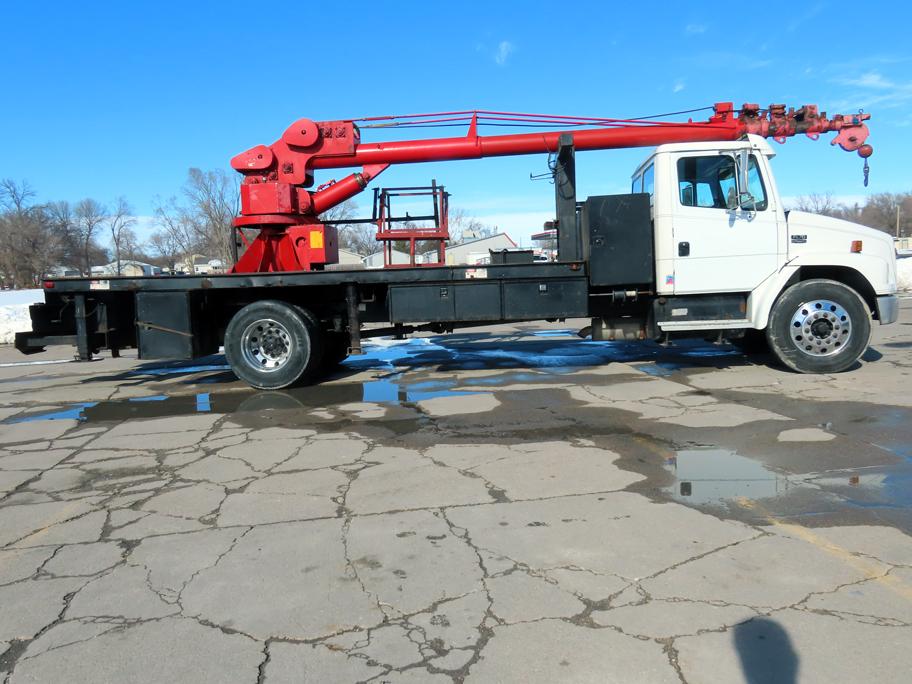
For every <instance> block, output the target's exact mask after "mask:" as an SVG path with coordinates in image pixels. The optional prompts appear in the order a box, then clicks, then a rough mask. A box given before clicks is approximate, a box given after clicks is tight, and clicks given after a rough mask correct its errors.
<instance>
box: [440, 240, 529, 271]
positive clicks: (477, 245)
mask: <svg viewBox="0 0 912 684" xmlns="http://www.w3.org/2000/svg"><path fill="white" fill-rule="evenodd" d="M515 248H516V243H515V242H513V240H512V239H510V236H509V235H507V234H506V233H497V234H496V235H492V236H491V237H486V238H479V239H478V240H469V241H468V242H463V243H461V244H458V245H452V244H451V245H447V250H446V262H447V264H448V265H451V266H455V265H459V264H468V265H473V264H483V263H488V261H489V260H490V257H491V253H490V250H492V249H493V250H500V249H515Z"/></svg>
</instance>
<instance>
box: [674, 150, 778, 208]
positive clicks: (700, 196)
mask: <svg viewBox="0 0 912 684" xmlns="http://www.w3.org/2000/svg"><path fill="white" fill-rule="evenodd" d="M748 180H749V190H750V193H751V194H752V195H753V196H754V198H755V199H756V200H757V202H756V209H757V211H763V210H764V209H766V207H767V199H766V189H765V188H764V187H763V179H762V178H761V176H760V169H759V167H758V166H757V159H756V157H754V156H753V155H751V157H750V163H749V166H748ZM737 194H738V184H737V170H736V167H735V160H734V159H733V158H732V157H731V156H729V155H727V154H718V155H712V156H705V157H684V158H683V159H679V160H678V197H679V199H680V202H681V204H682V205H683V206H685V207H705V208H711V209H729V208H731V207H735V206H737V201H738V198H737Z"/></svg>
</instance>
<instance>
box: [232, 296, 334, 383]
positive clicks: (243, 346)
mask: <svg viewBox="0 0 912 684" xmlns="http://www.w3.org/2000/svg"><path fill="white" fill-rule="evenodd" d="M225 356H226V357H227V359H228V364H229V365H230V366H231V370H233V371H234V374H235V375H237V376H238V378H240V379H241V380H243V381H244V382H246V383H247V384H248V385H250V386H251V387H255V388H257V389H282V388H283V387H290V386H292V385H295V384H300V383H303V382H306V381H307V380H308V379H309V378H310V377H311V376H312V375H313V373H314V371H315V370H316V369H317V368H319V366H320V362H321V360H322V357H323V333H322V330H321V329H320V325H319V321H317V319H316V318H315V317H314V316H313V314H311V313H310V312H309V311H307V310H305V309H302V308H300V307H297V306H292V305H290V304H286V303H285V302H279V301H275V300H270V299H267V300H264V301H260V302H253V303H252V304H248V305H247V306H245V307H244V308H243V309H241V310H240V311H238V312H237V313H236V314H235V315H234V317H233V318H232V319H231V321H230V322H229V323H228V328H227V329H226V330H225Z"/></svg>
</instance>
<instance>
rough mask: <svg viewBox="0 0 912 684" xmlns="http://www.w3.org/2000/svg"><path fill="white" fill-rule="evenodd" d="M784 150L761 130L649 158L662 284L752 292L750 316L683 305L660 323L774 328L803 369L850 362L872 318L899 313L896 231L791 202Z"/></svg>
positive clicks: (644, 186) (675, 327) (680, 297)
mask: <svg viewBox="0 0 912 684" xmlns="http://www.w3.org/2000/svg"><path fill="white" fill-rule="evenodd" d="M774 156H775V153H774V152H773V150H772V148H771V147H770V145H769V144H768V143H767V142H766V140H765V139H763V138H761V137H759V136H754V135H749V136H746V138H744V139H741V140H737V141H733V142H718V141H717V142H706V143H684V144H671V145H662V146H660V147H658V148H657V149H656V150H655V152H654V153H653V154H652V155H650V156H649V157H648V158H647V159H646V160H645V161H644V162H643V163H642V164H641V165H640V166H639V167H638V168H637V170H636V172H635V173H634V175H633V182H632V189H631V190H632V192H634V193H647V194H648V195H649V197H650V205H651V211H652V223H653V231H654V244H655V274H656V282H655V292H656V295H657V296H658V297H663V296H664V297H668V298H670V299H672V300H675V301H685V302H686V301H687V296H688V295H708V294H724V293H744V294H746V295H747V296H746V300H745V304H744V306H743V311H741V312H740V315H731V314H730V313H729V314H727V315H725V316H720V317H718V318H717V319H716V320H706V319H705V318H704V319H703V320H699V321H695V320H689V318H690V317H689V316H688V313H687V307H685V306H679V307H677V310H675V309H674V308H672V309H671V313H670V315H668V316H666V317H665V320H657V321H656V324H657V326H658V328H659V329H661V331H662V332H663V333H669V332H677V331H687V330H704V331H705V330H737V329H746V330H750V329H754V330H765V331H766V338H767V341H768V342H769V344H770V347H771V348H772V350H773V351H774V352H775V353H776V355H777V356H778V357H779V358H780V360H782V361H783V362H784V363H785V364H786V365H788V366H790V367H791V368H793V369H795V370H799V371H803V372H835V371H838V370H844V369H845V368H848V367H849V366H851V365H852V364H854V363H855V361H856V360H857V359H858V357H859V356H861V354H862V353H864V351H865V349H866V348H867V345H868V340H869V338H870V321H871V319H872V318H876V319H877V320H879V322H880V323H881V324H886V323H892V322H894V321H895V320H896V318H897V312H898V300H897V298H896V255H895V250H894V246H893V241H892V239H891V237H890V236H889V235H887V234H886V233H883V232H881V231H877V230H873V229H871V228H867V227H865V226H861V225H857V224H854V223H850V222H848V221H842V220H839V219H834V218H830V217H825V216H817V215H814V214H808V213H805V212H799V211H786V210H785V208H784V206H783V204H782V199H781V197H780V195H779V191H778V189H777V187H776V183H775V180H774V177H773V173H772V170H771V167H770V160H771V159H772V158H773V157H774ZM675 313H677V314H678V315H677V316H675ZM676 317H677V318H679V319H680V320H675V318H676Z"/></svg>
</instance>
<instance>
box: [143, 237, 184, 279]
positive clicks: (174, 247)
mask: <svg viewBox="0 0 912 684" xmlns="http://www.w3.org/2000/svg"><path fill="white" fill-rule="evenodd" d="M148 248H149V250H150V251H151V253H152V256H153V259H154V260H155V261H157V262H158V264H159V265H160V266H165V267H167V268H168V269H169V270H172V271H173V270H174V268H175V267H176V266H177V260H178V259H180V258H181V257H182V256H184V254H185V252H184V251H183V250H182V249H181V246H180V244H178V242H177V241H176V240H175V239H174V237H173V236H172V234H171V233H169V232H168V231H167V230H158V231H156V232H154V233H153V234H152V236H151V237H150V238H149V241H148Z"/></svg>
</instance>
